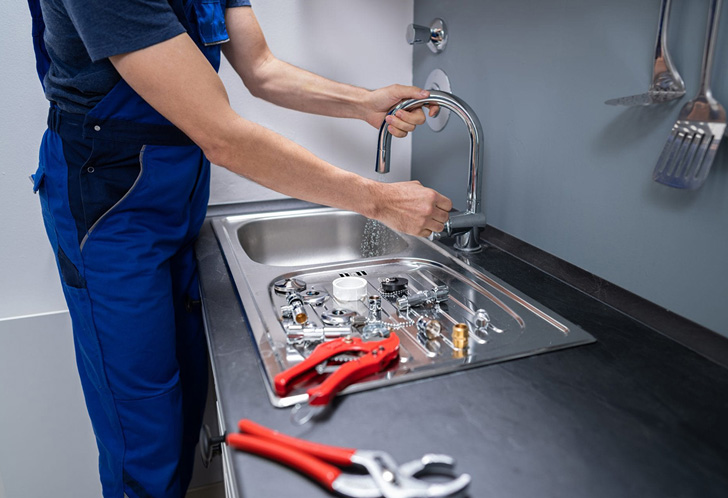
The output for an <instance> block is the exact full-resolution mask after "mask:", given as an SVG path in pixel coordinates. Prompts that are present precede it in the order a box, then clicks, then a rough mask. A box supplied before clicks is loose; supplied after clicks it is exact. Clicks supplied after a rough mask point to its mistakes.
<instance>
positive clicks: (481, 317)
mask: <svg viewBox="0 0 728 498" xmlns="http://www.w3.org/2000/svg"><path fill="white" fill-rule="evenodd" d="M473 322H474V325H475V328H476V329H477V330H482V331H483V332H486V331H487V329H488V326H489V325H490V315H488V312H487V311H485V310H484V309H482V308H481V309H479V310H477V311H476V312H475V319H474V321H473ZM486 333H487V332H486Z"/></svg>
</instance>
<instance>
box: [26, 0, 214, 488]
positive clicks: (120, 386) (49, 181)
mask: <svg viewBox="0 0 728 498" xmlns="http://www.w3.org/2000/svg"><path fill="white" fill-rule="evenodd" d="M39 1H40V0H28V3H29V5H30V7H31V12H32V13H33V19H34V23H33V36H34V46H35V49H36V61H37V69H38V73H39V75H40V77H41V81H43V76H44V74H45V72H46V71H47V70H48V67H49V65H50V61H49V58H48V54H47V52H46V50H45V47H44V44H43V30H44V25H43V20H42V15H41V11H40V7H39ZM221 2H222V4H224V3H225V0H171V1H170V4H171V5H172V6H173V7H174V10H175V13H176V14H177V16H178V18H179V19H180V21H181V22H182V24H183V25H184V26H185V28H186V30H187V32H188V34H189V35H190V36H191V38H192V39H193V40H194V41H195V42H196V43H197V45H198V46H199V47H200V50H201V51H202V52H203V53H204V54H205V56H206V57H207V58H208V60H209V61H210V63H211V64H212V65H213V66H214V67H215V69H216V70H217V69H218V66H219V63H220V48H219V45H218V44H219V43H221V42H224V41H226V40H227V32H226V29H225V23H224V11H223V10H224V9H223V5H221ZM209 175H210V163H209V162H208V161H207V159H206V158H205V157H204V155H203V153H202V151H201V150H200V149H199V147H197V146H196V145H194V144H193V143H192V142H191V141H190V140H189V138H188V137H187V136H185V135H184V134H183V133H182V132H181V131H180V130H179V129H177V128H176V127H174V126H173V125H172V124H171V123H170V122H169V121H167V120H166V119H165V118H164V117H162V116H161V115H160V114H159V113H157V112H156V111H154V110H153V109H152V107H150V106H149V105H148V104H147V103H146V102H145V101H144V100H142V99H141V97H139V96H138V95H137V94H136V93H135V92H134V91H133V90H132V89H131V88H130V87H129V85H127V84H126V83H125V82H124V81H123V80H121V81H120V82H119V83H118V84H117V85H116V86H115V87H114V88H113V89H112V90H111V92H110V93H108V94H107V95H106V96H105V97H104V98H103V99H102V100H101V101H100V102H99V104H98V105H96V106H95V107H94V108H93V109H92V110H91V111H89V112H88V114H87V115H85V116H83V115H77V114H70V113H66V112H62V111H61V110H60V109H58V108H57V107H56V106H55V105H53V104H51V109H50V112H49V117H48V130H47V131H46V132H45V134H44V136H43V141H42V144H41V148H40V160H39V167H38V170H37V172H36V173H35V174H34V175H33V180H34V190H35V191H36V192H38V193H39V194H40V200H41V206H42V212H43V220H44V223H45V228H46V231H47V234H48V237H49V239H50V242H51V245H52V247H53V250H54V252H55V254H56V259H57V263H58V269H59V272H60V276H61V280H62V285H63V291H64V294H65V298H66V301H67V304H68V308H69V310H70V314H71V319H72V322H73V333H74V344H75V349H76V362H77V366H78V371H79V374H80V378H81V384H82V387H83V391H84V396H85V400H86V405H87V408H88V412H89V415H90V418H91V421H92V425H93V428H94V433H95V435H96V441H97V445H98V449H99V469H100V475H101V482H102V486H103V492H104V496H105V497H114V498H117V497H118V498H122V497H124V496H128V497H131V498H133V497H155V498H158V497H176V498H179V497H181V496H184V494H185V491H186V489H187V486H188V484H189V480H190V477H191V471H192V464H193V458H194V455H195V444H196V442H197V439H198V434H199V429H200V426H201V422H202V413H203V410H204V405H205V398H206V391H207V349H206V342H205V338H204V332H203V328H202V317H201V310H200V307H199V290H198V282H197V267H196V261H195V257H194V254H193V245H194V242H195V239H196V237H197V234H198V231H199V229H200V226H201V224H202V222H203V220H204V217H205V212H206V208H207V200H208V194H209Z"/></svg>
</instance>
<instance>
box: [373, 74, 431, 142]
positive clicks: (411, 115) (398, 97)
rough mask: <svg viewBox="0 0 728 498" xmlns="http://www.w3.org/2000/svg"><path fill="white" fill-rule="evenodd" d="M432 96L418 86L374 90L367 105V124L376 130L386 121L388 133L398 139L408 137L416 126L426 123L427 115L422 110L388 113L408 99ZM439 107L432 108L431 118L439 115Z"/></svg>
mask: <svg viewBox="0 0 728 498" xmlns="http://www.w3.org/2000/svg"><path fill="white" fill-rule="evenodd" d="M429 96H430V92H428V91H427V90H422V89H421V88H417V87H416V86H404V85H390V86H385V87H384V88H380V89H378V90H373V91H372V92H371V93H370V94H369V96H368V98H367V100H366V102H365V103H364V104H365V107H366V109H367V114H366V118H365V120H366V122H367V123H369V124H370V125H372V126H373V127H375V128H379V127H380V126H381V125H382V121H383V120H384V119H385V116H386V121H387V123H388V124H389V127H388V131H389V133H391V134H392V135H394V136H395V137H398V138H402V137H406V136H407V133H409V132H411V131H413V130H414V129H415V127H416V126H418V125H421V124H423V123H424V122H425V113H424V112H423V111H422V108H417V109H413V110H412V111H403V110H401V109H400V110H399V111H397V113H396V114H395V115H391V116H387V112H389V110H390V109H391V108H392V107H394V106H395V105H397V104H399V103H400V102H401V101H402V100H406V99H422V98H426V97H429ZM437 110H438V106H430V107H429V113H430V116H434V115H435V114H437Z"/></svg>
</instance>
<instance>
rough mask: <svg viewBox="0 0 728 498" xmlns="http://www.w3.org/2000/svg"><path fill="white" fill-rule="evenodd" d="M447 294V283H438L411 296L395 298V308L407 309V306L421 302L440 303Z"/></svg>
mask: <svg viewBox="0 0 728 498" xmlns="http://www.w3.org/2000/svg"><path fill="white" fill-rule="evenodd" d="M449 295H450V289H449V288H448V287H447V285H439V286H437V287H435V288H434V289H432V290H424V291H420V292H418V293H416V294H413V295H411V296H402V297H400V298H399V299H397V309H398V310H399V311H407V310H408V309H409V308H414V307H415V306H421V305H423V304H434V303H441V302H443V301H446V300H447V299H448V297H449Z"/></svg>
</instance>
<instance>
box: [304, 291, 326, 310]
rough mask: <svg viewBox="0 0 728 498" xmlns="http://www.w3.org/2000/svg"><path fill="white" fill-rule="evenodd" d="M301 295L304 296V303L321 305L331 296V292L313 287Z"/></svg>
mask: <svg viewBox="0 0 728 498" xmlns="http://www.w3.org/2000/svg"><path fill="white" fill-rule="evenodd" d="M301 296H302V297H303V302H304V303H306V304H310V305H311V306H321V305H322V304H324V303H325V302H326V300H327V299H328V298H329V293H328V292H326V291H320V290H316V289H311V290H307V291H305V292H303V293H302V294H301Z"/></svg>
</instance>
